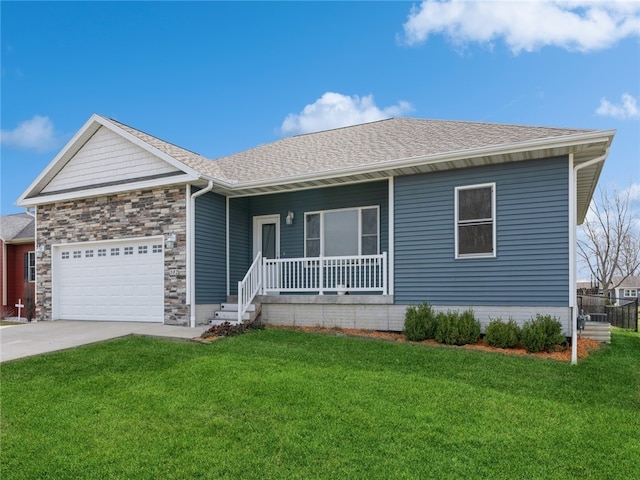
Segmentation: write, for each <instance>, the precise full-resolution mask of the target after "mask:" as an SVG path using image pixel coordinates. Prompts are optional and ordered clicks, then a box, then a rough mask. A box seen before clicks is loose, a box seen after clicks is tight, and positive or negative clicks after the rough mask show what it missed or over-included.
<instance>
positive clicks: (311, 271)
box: [236, 252, 393, 328]
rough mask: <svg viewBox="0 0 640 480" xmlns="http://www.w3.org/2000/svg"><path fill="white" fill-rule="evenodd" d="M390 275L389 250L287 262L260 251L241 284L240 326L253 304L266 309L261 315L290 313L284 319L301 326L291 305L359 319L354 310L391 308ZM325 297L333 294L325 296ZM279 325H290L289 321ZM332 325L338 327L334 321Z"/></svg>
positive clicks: (239, 302)
mask: <svg viewBox="0 0 640 480" xmlns="http://www.w3.org/2000/svg"><path fill="white" fill-rule="evenodd" d="M387 277H388V268H387V253H386V252H383V253H381V254H379V255H348V256H340V257H306V258H286V259H277V258H263V256H262V252H258V254H257V255H256V257H255V259H254V261H253V263H252V264H251V267H250V268H249V270H248V271H247V273H246V275H245V276H244V278H243V279H242V280H241V281H239V282H238V295H237V317H236V321H237V322H242V321H243V319H244V318H245V314H246V313H247V312H248V311H249V309H250V306H251V305H252V304H254V303H259V304H261V305H262V308H263V315H265V316H266V317H267V318H268V316H269V315H270V312H274V311H279V310H285V311H287V312H288V314H287V315H285V316H286V317H289V318H290V319H291V321H293V322H294V323H293V324H299V323H296V322H299V321H300V319H299V315H297V314H296V308H291V305H304V307H303V310H304V312H305V313H306V314H307V315H309V314H310V312H311V311H312V310H313V311H322V312H325V311H326V310H327V309H326V308H325V306H327V305H330V306H335V307H334V308H333V310H334V313H335V314H337V313H339V312H340V314H341V315H343V314H347V313H348V314H349V315H355V314H356V313H355V312H356V311H357V310H358V309H354V308H353V306H354V305H363V306H365V305H392V304H393V297H392V296H390V295H387V292H388V288H387V285H388V279H387ZM327 293H328V294H329V295H325V294H327ZM309 294H311V295H309ZM272 305H280V306H285V307H284V309H283V308H277V307H272ZM299 308H300V307H298V309H299ZM321 317H322V321H321V322H319V323H318V324H319V325H322V326H325V324H326V320H325V314H324V313H323V314H322V315H321ZM279 321H280V322H282V321H285V322H286V319H284V320H283V319H279ZM354 321H355V320H354ZM308 322H309V320H305V323H304V324H305V325H308ZM329 323H331V324H332V325H331V326H336V323H335V320H334V321H329ZM312 324H313V325H315V324H316V323H312ZM387 326H388V325H387ZM353 328H355V327H353Z"/></svg>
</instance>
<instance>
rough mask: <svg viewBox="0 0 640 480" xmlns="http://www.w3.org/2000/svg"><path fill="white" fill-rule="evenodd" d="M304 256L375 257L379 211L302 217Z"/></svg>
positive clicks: (364, 209)
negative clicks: (303, 218) (303, 220)
mask: <svg viewBox="0 0 640 480" xmlns="http://www.w3.org/2000/svg"><path fill="white" fill-rule="evenodd" d="M304 229H305V236H304V240H305V245H304V248H305V256H306V257H319V256H320V255H322V256H326V257H333V256H348V255H376V254H377V253H378V250H379V245H380V242H379V238H380V235H379V231H380V228H379V208H378V207H362V208H351V209H344V210H326V211H323V212H311V213H306V214H305V222H304Z"/></svg>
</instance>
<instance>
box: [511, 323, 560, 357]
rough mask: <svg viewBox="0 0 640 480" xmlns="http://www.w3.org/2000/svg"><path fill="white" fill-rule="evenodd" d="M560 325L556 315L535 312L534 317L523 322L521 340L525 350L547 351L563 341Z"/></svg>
mask: <svg viewBox="0 0 640 480" xmlns="http://www.w3.org/2000/svg"><path fill="white" fill-rule="evenodd" d="M561 332H562V325H561V324H560V322H559V321H558V319H557V318H556V317H552V316H551V315H540V314H537V315H536V318H535V319H531V321H528V322H525V323H524V325H523V327H522V333H521V341H522V345H524V348H525V349H526V350H527V352H532V353H533V352H541V351H546V352H549V351H551V350H552V349H553V347H555V346H556V345H560V344H561V343H562V342H564V341H565V337H564V335H562V333H561Z"/></svg>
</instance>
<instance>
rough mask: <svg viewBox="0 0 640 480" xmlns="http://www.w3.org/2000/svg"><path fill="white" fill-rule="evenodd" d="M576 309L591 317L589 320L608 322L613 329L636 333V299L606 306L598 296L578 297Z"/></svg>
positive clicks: (604, 300)
mask: <svg viewBox="0 0 640 480" xmlns="http://www.w3.org/2000/svg"><path fill="white" fill-rule="evenodd" d="M578 309H580V310H584V313H586V314H588V315H590V316H591V320H592V321H595V322H598V321H602V322H609V323H610V324H611V325H613V326H614V327H620V328H625V329H627V330H634V331H636V332H637V331H638V299H637V298H636V299H634V300H630V301H624V300H620V305H607V302H606V299H605V298H604V297H603V296H599V295H578Z"/></svg>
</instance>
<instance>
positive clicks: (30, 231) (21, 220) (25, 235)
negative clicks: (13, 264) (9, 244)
mask: <svg viewBox="0 0 640 480" xmlns="http://www.w3.org/2000/svg"><path fill="white" fill-rule="evenodd" d="M34 237H35V220H34V218H33V217H32V216H31V215H29V214H26V213H16V214H14V215H3V216H2V217H0V238H2V239H3V240H5V241H16V240H28V239H32V238H34Z"/></svg>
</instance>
